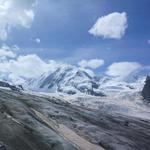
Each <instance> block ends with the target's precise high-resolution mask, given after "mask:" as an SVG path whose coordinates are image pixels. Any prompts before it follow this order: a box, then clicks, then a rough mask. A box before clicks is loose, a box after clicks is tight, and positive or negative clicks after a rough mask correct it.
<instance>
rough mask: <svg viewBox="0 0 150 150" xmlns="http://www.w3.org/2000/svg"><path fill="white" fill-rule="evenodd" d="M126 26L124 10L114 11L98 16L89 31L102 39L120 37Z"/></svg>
mask: <svg viewBox="0 0 150 150" xmlns="http://www.w3.org/2000/svg"><path fill="white" fill-rule="evenodd" d="M126 28H127V14H126V12H123V13H119V12H114V13H111V14H108V15H106V16H102V17H100V18H99V19H98V20H97V21H96V23H95V24H94V25H93V27H92V28H91V29H90V30H89V33H90V34H92V35H94V36H100V37H103V38H104V39H121V38H122V37H123V36H124V34H125V30H126Z"/></svg>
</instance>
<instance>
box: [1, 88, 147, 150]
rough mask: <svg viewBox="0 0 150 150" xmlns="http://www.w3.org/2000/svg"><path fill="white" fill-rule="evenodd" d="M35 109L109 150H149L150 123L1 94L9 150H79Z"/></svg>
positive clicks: (43, 99)
mask: <svg viewBox="0 0 150 150" xmlns="http://www.w3.org/2000/svg"><path fill="white" fill-rule="evenodd" d="M32 109H34V110H36V111H38V112H40V113H41V114H43V115H44V116H45V117H46V118H48V119H49V120H51V119H52V120H55V121H56V122H57V123H58V124H64V125H65V126H67V127H68V128H70V129H72V130H73V131H75V132H76V133H77V134H78V135H80V136H81V137H83V138H84V139H86V140H88V141H89V142H91V143H93V144H96V145H99V146H101V147H103V148H105V149H106V150H149V145H150V121H149V120H143V119H140V118H134V117H129V116H122V115H120V114H109V113H107V112H103V111H101V110H91V109H86V108H84V107H79V106H74V105H71V104H69V103H67V102H63V101H61V100H59V99H56V98H55V97H53V98H48V97H47V98H46V97H42V96H34V95H30V94H25V93H18V92H13V91H6V90H0V141H1V142H2V143H3V144H5V146H6V148H7V150H48V149H51V150H76V149H78V148H77V147H75V146H74V145H73V144H72V143H71V142H70V141H68V140H67V139H64V138H63V137H62V136H61V135H60V134H59V133H58V132H56V131H55V130H54V129H53V128H50V127H49V126H47V124H45V123H44V122H43V121H42V120H41V119H40V118H38V117H37V116H36V115H35V113H33V111H32ZM0 150H1V149H0Z"/></svg>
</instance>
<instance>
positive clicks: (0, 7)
mask: <svg viewBox="0 0 150 150" xmlns="http://www.w3.org/2000/svg"><path fill="white" fill-rule="evenodd" d="M36 2H37V1H36V0H0V39H1V40H6V39H7V38H8V33H9V32H10V30H11V28H13V27H17V26H21V27H25V28H30V26H31V23H32V21H33V19H34V7H35V5H36Z"/></svg>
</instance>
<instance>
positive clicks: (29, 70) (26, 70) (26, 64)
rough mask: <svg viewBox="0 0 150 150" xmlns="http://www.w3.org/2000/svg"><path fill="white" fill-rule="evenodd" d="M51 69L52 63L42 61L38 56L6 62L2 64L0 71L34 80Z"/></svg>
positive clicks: (27, 56)
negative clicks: (33, 78)
mask: <svg viewBox="0 0 150 150" xmlns="http://www.w3.org/2000/svg"><path fill="white" fill-rule="evenodd" d="M49 67H50V63H46V62H44V61H43V60H41V59H40V58H39V57H38V56H37V55H35V54H33V55H26V56H19V57H18V58H17V59H16V60H12V59H11V60H6V61H3V62H1V63H0V71H1V72H5V73H12V74H13V75H14V76H16V77H19V76H22V77H25V78H32V77H36V76H40V75H41V74H42V73H43V72H46V71H47V70H48V68H49Z"/></svg>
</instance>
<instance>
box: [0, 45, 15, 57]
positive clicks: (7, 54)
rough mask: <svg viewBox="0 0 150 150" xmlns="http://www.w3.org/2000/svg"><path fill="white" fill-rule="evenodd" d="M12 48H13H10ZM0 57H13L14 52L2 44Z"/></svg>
mask: <svg viewBox="0 0 150 150" xmlns="http://www.w3.org/2000/svg"><path fill="white" fill-rule="evenodd" d="M12 49H13V48H12ZM1 57H3V58H4V57H9V58H15V57H16V54H15V53H14V52H13V51H12V50H11V48H10V47H8V46H6V45H4V46H2V47H1V48H0V58H1Z"/></svg>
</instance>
